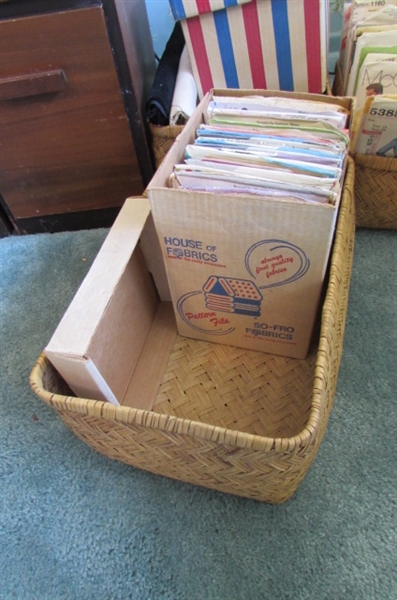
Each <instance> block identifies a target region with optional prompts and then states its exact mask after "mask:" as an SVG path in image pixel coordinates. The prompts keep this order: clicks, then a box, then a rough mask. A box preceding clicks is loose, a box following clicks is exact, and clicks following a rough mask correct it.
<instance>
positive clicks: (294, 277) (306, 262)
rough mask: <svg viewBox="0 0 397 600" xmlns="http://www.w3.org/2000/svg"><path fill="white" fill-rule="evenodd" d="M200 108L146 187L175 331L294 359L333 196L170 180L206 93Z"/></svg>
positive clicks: (308, 316)
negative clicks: (290, 196) (280, 196)
mask: <svg viewBox="0 0 397 600" xmlns="http://www.w3.org/2000/svg"><path fill="white" fill-rule="evenodd" d="M255 93H256V94H262V95H264V96H274V95H276V96H281V97H295V98H308V97H310V98H311V99H314V100H319V101H328V102H329V101H332V102H334V103H335V104H338V105H340V106H344V107H345V108H348V109H349V110H350V109H351V100H350V99H348V98H333V99H330V97H327V96H321V95H310V96H308V95H306V94H296V93H295V94H293V93H292V94H291V93H287V92H280V91H278V92H266V91H261V92H259V91H258V90H255ZM213 94H214V95H220V96H221V95H228V94H229V95H234V96H235V95H249V94H252V91H251V90H245V91H242V90H240V91H236V90H233V91H231V90H214V91H213V92H211V93H209V94H207V95H206V96H205V98H204V99H203V100H202V101H201V103H200V104H199V106H198V107H197V109H196V111H195V113H194V114H193V116H192V117H191V118H190V120H189V122H188V123H187V125H186V126H185V128H184V130H183V131H182V133H181V134H180V135H179V137H178V138H177V140H176V142H175V143H174V145H173V147H172V148H171V150H170V151H169V153H168V155H167V156H166V158H165V160H164V161H163V163H162V165H161V167H160V169H159V170H158V171H157V173H156V174H155V176H154V178H153V179H152V181H151V182H150V184H149V186H148V190H147V191H148V195H149V199H150V203H151V207H152V214H153V218H154V223H155V226H156V230H157V233H158V237H159V243H160V246H161V249H162V253H163V257H164V261H165V265H166V269H167V273H168V280H169V284H170V289H171V296H172V301H173V305H174V310H175V316H176V321H177V327H178V332H179V333H180V335H183V336H185V337H195V338H198V339H202V340H206V341H211V342H217V343H223V344H228V345H234V346H239V347H242V348H248V349H254V350H261V351H265V352H271V353H273V354H280V355H285V356H290V357H295V358H304V357H305V356H306V354H307V352H308V348H309V344H310V339H311V334H312V329H313V325H314V322H315V318H316V314H317V309H318V305H319V300H320V295H321V291H322V285H323V280H324V275H325V272H326V269H327V263H328V257H329V253H330V248H331V244H332V240H333V234H334V228H335V222H336V218H337V214H338V204H337V205H331V204H310V203H305V202H297V201H289V200H271V199H267V200H266V201H264V200H263V199H261V198H260V197H255V196H250V195H244V196H243V195H235V196H222V195H215V194H212V193H205V192H193V191H189V190H185V189H182V188H179V189H173V188H170V187H169V177H170V175H171V173H172V171H173V167H174V164H177V163H180V162H183V159H184V151H185V147H186V145H187V144H188V143H192V142H193V140H194V138H195V132H196V129H197V127H198V125H199V124H200V123H202V122H203V115H204V114H205V112H206V107H207V104H208V102H209V101H210V100H211V97H212V95H213Z"/></svg>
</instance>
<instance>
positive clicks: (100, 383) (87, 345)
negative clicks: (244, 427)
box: [45, 198, 159, 404]
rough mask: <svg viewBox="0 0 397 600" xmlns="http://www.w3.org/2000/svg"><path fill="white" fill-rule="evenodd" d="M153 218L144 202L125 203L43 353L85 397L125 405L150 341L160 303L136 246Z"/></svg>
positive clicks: (132, 200)
mask: <svg viewBox="0 0 397 600" xmlns="http://www.w3.org/2000/svg"><path fill="white" fill-rule="evenodd" d="M149 215H150V205H149V201H148V200H147V199H146V198H131V199H127V200H126V202H125V203H124V206H123V207H122V209H121V210H120V213H119V215H118V217H117V219H116V221H115V222H114V224H113V227H112V228H111V229H110V232H109V234H108V236H107V237H106V239H105V241H104V243H103V245H102V248H101V249H100V251H99V253H98V255H97V257H96V259H95V261H94V262H93V264H92V266H91V268H90V270H89V272H88V274H87V276H86V277H85V279H84V281H83V282H82V284H81V286H80V288H79V290H78V291H77V293H76V295H75V297H74V299H73V300H72V302H71V304H70V306H69V308H68V309H67V311H66V312H65V314H64V316H63V318H62V319H61V321H60V323H59V325H58V327H57V329H56V330H55V332H54V334H53V336H52V338H51V340H50V341H49V343H48V344H47V346H46V348H45V354H46V356H47V357H48V359H49V360H50V361H51V362H52V364H53V365H54V366H55V368H56V369H57V370H58V371H59V373H60V374H61V375H62V377H63V378H64V380H65V381H66V382H67V383H68V384H69V386H70V387H71V389H72V390H73V391H74V392H75V394H77V396H79V397H81V398H94V399H96V400H108V401H109V402H112V403H113V404H119V403H121V402H123V399H124V398H125V395H126V394H127V389H128V386H129V384H130V379H131V376H132V374H133V372H134V369H135V368H136V366H137V363H138V360H139V358H140V356H141V353H142V350H143V347H144V345H145V343H146V341H147V337H148V335H149V331H150V329H151V327H152V323H153V320H154V317H155V314H156V312H157V309H158V303H159V300H158V294H157V290H156V288H155V286H154V284H153V281H152V277H151V276H150V274H149V271H148V269H147V268H146V265H145V260H144V258H143V254H142V250H141V248H140V245H139V243H138V242H139V239H140V236H141V233H142V230H143V228H144V226H145V224H146V223H147V220H148V217H149ZM138 397H139V396H138Z"/></svg>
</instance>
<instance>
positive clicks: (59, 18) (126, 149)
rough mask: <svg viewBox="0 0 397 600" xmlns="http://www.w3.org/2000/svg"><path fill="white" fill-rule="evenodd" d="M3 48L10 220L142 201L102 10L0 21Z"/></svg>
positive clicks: (3, 158)
mask: <svg viewBox="0 0 397 600" xmlns="http://www.w3.org/2000/svg"><path fill="white" fill-rule="evenodd" d="M0 50H1V61H0V97H1V96H2V97H3V99H1V100H0V193H1V195H2V196H3V199H4V200H5V202H6V204H7V206H8V208H9V210H10V212H11V213H12V215H13V217H14V218H15V219H23V218H27V217H38V216H40V215H52V214H59V213H65V212H75V211H83V210H84V211H87V210H91V209H98V208H111V207H117V206H121V204H122V203H123V202H124V200H125V198H126V197H127V196H132V195H139V194H141V193H142V191H143V187H144V186H143V183H142V177H141V174H140V169H139V166H138V162H137V154H136V150H135V148H134V144H133V141H132V137H131V130H130V127H129V124H128V120H127V116H126V112H125V108H124V103H123V99H122V95H121V91H120V86H119V81H118V77H117V74H116V68H115V64H114V60H113V56H112V50H111V48H110V44H109V40H108V37H107V32H106V26H105V21H104V16H103V13H102V10H101V8H99V7H94V8H83V9H78V10H72V11H65V12H58V13H53V14H42V15H39V16H30V17H23V18H18V19H6V20H3V21H0ZM48 73H50V75H48ZM62 81H63V83H62Z"/></svg>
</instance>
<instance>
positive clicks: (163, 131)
mask: <svg viewBox="0 0 397 600" xmlns="http://www.w3.org/2000/svg"><path fill="white" fill-rule="evenodd" d="M183 127H184V125H168V126H161V125H153V124H152V123H149V129H150V136H151V142H152V150H153V155H154V161H155V166H156V169H158V168H159V166H160V165H161V163H162V161H163V158H164V157H165V155H166V154H167V152H168V150H169V149H170V148H171V146H172V144H173V143H174V142H175V140H176V138H177V136H178V135H179V134H180V133H181V131H182V129H183Z"/></svg>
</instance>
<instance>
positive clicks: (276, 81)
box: [170, 0, 329, 98]
mask: <svg viewBox="0 0 397 600" xmlns="http://www.w3.org/2000/svg"><path fill="white" fill-rule="evenodd" d="M170 4H171V8H172V11H173V14H174V17H175V19H176V20H181V24H182V29H183V33H184V36H185V40H186V44H187V47H188V51H189V55H190V59H191V62H192V69H193V74H194V77H195V80H196V84H197V88H198V92H199V96H200V98H202V97H203V95H204V94H205V93H206V92H208V91H209V90H210V89H212V88H214V87H216V88H241V89H273V90H286V91H298V92H310V93H320V94H321V93H323V92H324V91H325V89H326V85H327V57H328V43H329V0H211V1H210V0H170Z"/></svg>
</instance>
